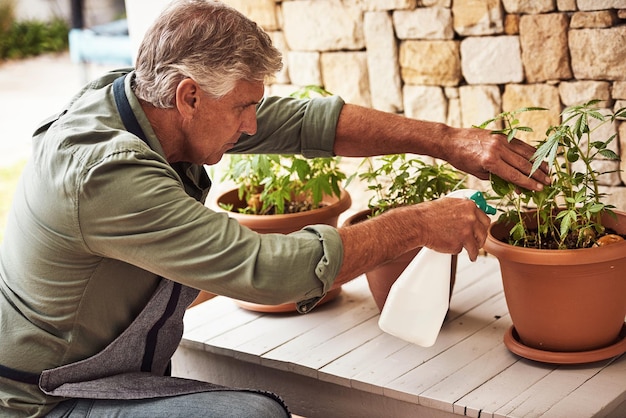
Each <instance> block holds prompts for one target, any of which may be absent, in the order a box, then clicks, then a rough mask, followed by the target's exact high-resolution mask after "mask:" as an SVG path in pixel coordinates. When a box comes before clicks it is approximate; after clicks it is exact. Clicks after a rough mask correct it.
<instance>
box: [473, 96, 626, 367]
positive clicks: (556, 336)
mask: <svg viewBox="0 0 626 418" xmlns="http://www.w3.org/2000/svg"><path fill="white" fill-rule="evenodd" d="M597 103H598V101H595V100H594V101H590V102H588V103H585V104H583V105H580V106H573V107H570V108H567V109H565V111H564V112H563V113H562V118H563V122H562V123H561V124H560V125H558V126H553V127H551V128H550V129H548V131H547V135H546V138H545V139H543V140H541V141H540V142H539V145H538V147H537V151H536V153H535V155H534V156H533V158H532V159H531V161H532V162H533V170H536V169H538V168H539V167H541V166H543V167H544V168H546V167H547V169H548V172H549V174H550V175H551V178H552V182H551V184H549V185H546V186H545V187H544V189H543V190H541V191H530V190H523V189H522V190H520V189H518V188H517V187H516V186H515V185H512V184H510V183H507V182H505V181H503V180H502V179H500V178H498V177H495V176H493V177H492V181H491V185H492V189H493V192H494V199H499V200H500V201H499V203H498V205H499V206H500V207H501V208H504V209H501V210H502V212H503V214H502V216H501V217H500V219H499V220H498V221H496V222H495V223H493V224H492V225H491V227H490V228H489V234H488V237H487V241H486V243H485V246H484V249H485V250H486V251H487V252H488V253H489V254H492V255H494V256H496V257H497V258H498V260H499V263H500V269H501V273H502V281H503V287H504V294H505V298H506V302H507V306H508V309H509V313H510V315H511V320H512V322H513V325H512V327H511V328H510V329H509V330H508V332H507V333H506V335H505V337H504V342H505V344H506V346H507V347H508V348H509V349H510V350H511V351H512V352H514V353H516V354H518V355H520V356H522V357H526V358H529V359H532V360H537V361H542V362H548V363H559V364H578V363H588V362H593V361H599V360H603V359H607V358H610V357H613V356H617V355H620V354H622V353H624V352H626V338H625V337H626V328H625V327H626V325H625V324H624V319H625V317H626V277H625V276H624V271H626V241H625V240H624V237H626V213H624V212H620V211H617V210H614V206H612V205H610V204H608V203H606V202H604V201H605V200H606V198H607V196H606V195H605V194H603V193H601V192H600V189H599V180H598V179H599V177H600V176H601V175H602V174H606V173H608V172H610V170H607V169H606V165H605V166H604V167H605V168H603V169H602V170H601V171H600V170H598V169H596V164H597V160H598V159H599V158H602V159H603V160H604V161H603V162H606V161H611V160H617V158H618V157H617V155H616V153H615V152H614V151H612V150H611V149H610V146H609V144H610V143H611V141H612V140H613V139H614V138H615V136H614V135H611V136H609V138H598V133H599V132H602V130H598V127H600V126H602V125H605V124H608V123H612V122H614V121H615V120H616V119H617V118H619V117H625V116H626V109H621V110H619V111H617V112H610V111H607V110H602V109H597V108H596V107H595V105H596V104H597ZM528 110H539V108H525V109H520V110H518V111H514V112H505V113H502V114H500V115H499V116H498V117H497V118H499V119H501V120H502V121H504V122H505V128H504V129H503V130H500V131H496V132H499V133H503V134H506V135H507V136H508V137H509V138H512V137H513V136H514V135H515V134H516V132H518V130H522V128H521V127H519V126H517V124H518V123H520V122H519V121H520V118H519V117H518V113H521V112H525V111H528ZM607 112H608V113H607ZM523 130H525V131H529V130H530V128H527V127H525V128H524V129H523Z"/></svg>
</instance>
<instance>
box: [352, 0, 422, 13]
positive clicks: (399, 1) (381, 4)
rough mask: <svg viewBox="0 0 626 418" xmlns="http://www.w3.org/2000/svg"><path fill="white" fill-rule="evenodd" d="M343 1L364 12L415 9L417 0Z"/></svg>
mask: <svg viewBox="0 0 626 418" xmlns="http://www.w3.org/2000/svg"><path fill="white" fill-rule="evenodd" d="M343 3H344V4H345V5H349V6H355V7H358V8H359V9H361V10H363V11H366V12H378V11H384V10H404V9H415V7H416V6H417V0H343Z"/></svg>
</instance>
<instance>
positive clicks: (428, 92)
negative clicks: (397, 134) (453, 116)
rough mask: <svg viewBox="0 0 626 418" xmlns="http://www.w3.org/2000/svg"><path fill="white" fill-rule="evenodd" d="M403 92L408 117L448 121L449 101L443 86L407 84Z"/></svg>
mask: <svg viewBox="0 0 626 418" xmlns="http://www.w3.org/2000/svg"><path fill="white" fill-rule="evenodd" d="M403 93H404V114H405V116H406V117H408V118H412V119H420V120H428V121H433V122H441V123H445V122H446V120H447V113H448V102H447V99H446V97H445V95H444V93H443V89H442V88H441V87H434V86H410V85H405V86H404V88H403Z"/></svg>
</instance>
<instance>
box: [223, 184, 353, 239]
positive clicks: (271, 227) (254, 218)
mask: <svg viewBox="0 0 626 418" xmlns="http://www.w3.org/2000/svg"><path fill="white" fill-rule="evenodd" d="M220 203H223V204H229V205H233V207H234V208H241V207H245V203H244V202H242V201H241V200H239V196H238V195H237V190H236V189H234V190H229V191H227V192H225V193H223V194H221V195H219V196H218V197H217V199H216V201H215V202H214V203H213V207H214V208H219V204H220ZM322 204H324V206H323V207H321V208H319V209H315V210H310V211H306V212H299V213H287V214H283V215H246V214H243V213H239V212H228V214H229V216H230V217H231V218H234V219H237V221H239V223H240V224H242V225H245V226H247V227H248V228H250V229H252V230H254V231H256V232H258V233H261V234H267V233H280V234H289V233H291V232H295V231H298V230H300V229H302V228H304V227H305V226H307V225H313V224H325V225H332V226H337V221H338V219H339V215H341V214H342V213H343V212H345V211H346V210H348V209H349V208H350V206H351V205H352V199H351V198H350V194H349V193H348V192H347V191H346V190H342V191H341V197H340V198H337V197H335V196H326V197H324V198H323V199H322Z"/></svg>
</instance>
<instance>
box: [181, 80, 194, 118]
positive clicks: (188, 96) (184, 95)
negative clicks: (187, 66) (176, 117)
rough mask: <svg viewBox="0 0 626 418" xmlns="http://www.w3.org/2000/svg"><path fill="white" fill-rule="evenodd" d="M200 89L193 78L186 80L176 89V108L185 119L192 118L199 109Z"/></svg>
mask: <svg viewBox="0 0 626 418" xmlns="http://www.w3.org/2000/svg"><path fill="white" fill-rule="evenodd" d="M199 99H200V87H199V86H198V84H197V83H196V82H195V81H193V80H192V79H191V78H185V79H184V80H182V81H181V82H180V83H178V86H177V87H176V108H177V109H178V112H179V113H180V114H181V115H182V116H183V117H185V118H191V117H192V116H193V114H194V113H195V111H196V109H197V108H198V100H199Z"/></svg>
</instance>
